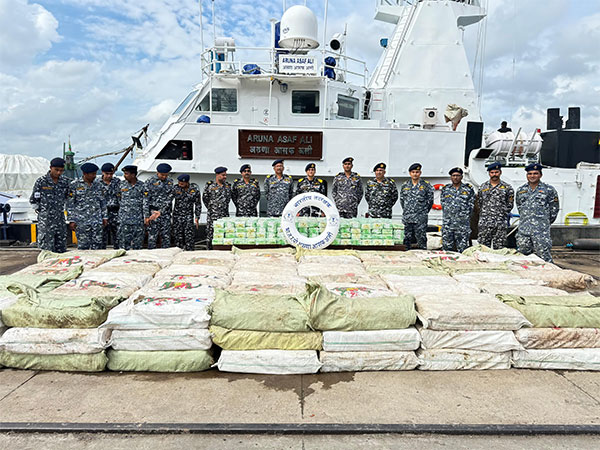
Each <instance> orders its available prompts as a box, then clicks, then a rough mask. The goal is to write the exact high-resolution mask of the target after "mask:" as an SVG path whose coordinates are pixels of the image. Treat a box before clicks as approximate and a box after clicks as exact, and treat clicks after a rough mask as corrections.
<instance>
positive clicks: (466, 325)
mask: <svg viewBox="0 0 600 450" xmlns="http://www.w3.org/2000/svg"><path fill="white" fill-rule="evenodd" d="M415 306H416V308H417V317H418V318H419V320H420V321H421V323H422V324H423V328H429V329H432V330H456V331H464V330H501V331H511V330H518V329H519V328H522V327H530V326H531V323H530V322H529V321H528V320H527V319H525V317H523V315H522V314H521V313H520V312H519V311H517V310H516V309H514V308H511V307H510V306H508V305H506V304H504V303H502V302H500V301H498V300H497V299H496V298H495V297H494V296H492V295H490V294H472V295H469V296H446V295H440V294H438V295H425V296H420V297H418V298H417V299H416V301H415Z"/></svg>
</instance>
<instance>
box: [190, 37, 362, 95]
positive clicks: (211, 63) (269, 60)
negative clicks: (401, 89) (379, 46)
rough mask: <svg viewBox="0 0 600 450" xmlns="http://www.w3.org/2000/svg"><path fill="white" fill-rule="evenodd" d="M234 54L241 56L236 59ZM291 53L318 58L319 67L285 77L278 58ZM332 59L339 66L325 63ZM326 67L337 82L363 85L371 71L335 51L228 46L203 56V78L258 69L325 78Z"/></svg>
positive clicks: (217, 48) (268, 73) (209, 51)
mask: <svg viewBox="0 0 600 450" xmlns="http://www.w3.org/2000/svg"><path fill="white" fill-rule="evenodd" d="M234 54H237V55H240V57H239V58H237V59H236V58H234ZM280 54H289V55H296V56H304V55H306V56H316V55H319V56H318V57H317V58H316V61H317V68H316V72H313V73H302V72H299V73H297V74H293V73H285V74H282V73H281V72H280V70H279V55H280ZM329 56H331V57H333V58H335V60H336V65H335V66H331V65H329V64H326V63H325V58H327V57H329ZM252 64H253V65H255V66H257V67H256V68H253V69H251V70H245V69H244V67H245V66H248V65H252ZM325 68H331V69H333V70H334V72H335V79H336V80H337V81H342V82H351V83H352V82H353V83H355V84H359V85H361V86H365V85H366V84H367V80H368V78H369V72H368V68H367V63H366V62H365V61H362V60H360V59H357V58H353V57H351V56H347V55H345V54H344V53H339V52H333V51H331V50H326V49H322V50H313V51H311V52H309V53H308V54H304V53H303V54H297V53H296V54H293V53H288V52H286V51H285V50H284V49H276V48H270V47H235V48H232V47H228V46H215V47H212V48H210V49H207V50H205V51H204V52H203V53H202V55H201V70H202V78H203V79H204V77H207V78H212V77H214V76H216V75H225V74H233V75H240V76H241V75H252V74H253V72H254V70H255V69H259V70H260V74H261V75H273V76H275V75H296V76H306V77H314V76H324V72H325Z"/></svg>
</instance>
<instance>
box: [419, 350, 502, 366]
mask: <svg viewBox="0 0 600 450" xmlns="http://www.w3.org/2000/svg"><path fill="white" fill-rule="evenodd" d="M417 357H418V358H419V367H418V369H419V370H487V369H510V352H504V353H496V352H483V351H480V350H459V349H433V350H423V349H421V350H418V351H417Z"/></svg>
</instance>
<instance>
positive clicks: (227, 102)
mask: <svg viewBox="0 0 600 450" xmlns="http://www.w3.org/2000/svg"><path fill="white" fill-rule="evenodd" d="M209 101H210V94H209V93H207V94H206V95H205V96H204V98H203V99H202V101H201V102H200V104H199V105H198V106H197V107H196V110H197V111H210V107H209V103H208V102H209ZM212 110H213V112H237V89H231V88H213V90H212Z"/></svg>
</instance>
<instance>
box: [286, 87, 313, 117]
mask: <svg viewBox="0 0 600 450" xmlns="http://www.w3.org/2000/svg"><path fill="white" fill-rule="evenodd" d="M292 113H294V114H319V91H292Z"/></svg>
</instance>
